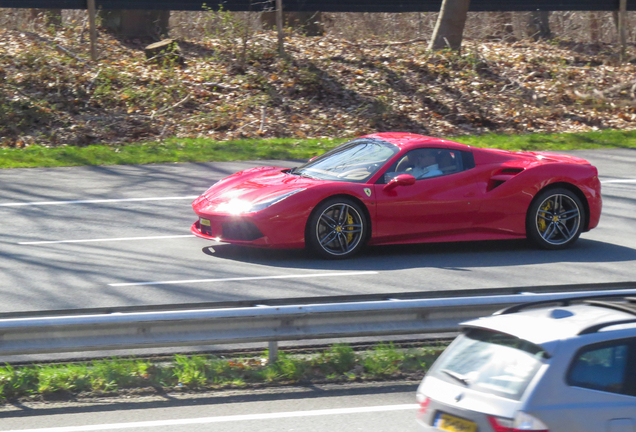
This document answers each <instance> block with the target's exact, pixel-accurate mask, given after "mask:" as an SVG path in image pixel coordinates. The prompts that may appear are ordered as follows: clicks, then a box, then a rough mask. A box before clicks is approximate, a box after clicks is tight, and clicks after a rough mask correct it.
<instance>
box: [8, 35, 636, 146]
mask: <svg viewBox="0 0 636 432" xmlns="http://www.w3.org/2000/svg"><path fill="white" fill-rule="evenodd" d="M85 33H86V32H85ZM87 39H88V37H87V34H82V32H81V29H80V28H79V27H78V28H64V29H62V30H52V29H51V30H49V31H48V32H43V33H39V34H35V33H28V32H18V31H10V30H1V29H0V146H4V147H22V146H27V145H31V144H43V145H48V146H59V145H79V146H82V145H88V144H95V143H131V142H137V141H145V140H159V139H162V138H166V137H172V136H179V137H186V136H187V137H210V138H213V139H219V140H224V139H231V138H239V137H243V138H244V137H263V138H268V137H298V138H304V137H349V136H355V135H359V134H364V133H369V132H375V131H394V130H399V131H409V132H416V133H423V134H428V135H434V136H448V135H462V134H479V133H487V132H496V133H527V132H568V131H571V132H578V131H588V130H595V129H602V128H614V129H633V128H636V96H635V94H634V92H635V91H636V66H635V65H634V64H632V63H630V62H626V63H623V64H619V63H618V60H617V57H616V53H617V51H618V49H617V47H615V46H609V45H585V44H577V43H570V42H565V41H552V42H539V43H536V42H531V41H518V42H514V43H501V42H481V41H470V40H469V41H466V42H465V44H464V51H463V53H462V54H461V55H457V54H453V53H430V52H427V51H426V44H425V43H410V44H391V43H386V44H378V43H377V42H373V43H372V42H368V43H364V42H357V43H355V44H354V43H351V42H348V41H345V40H342V39H336V38H333V37H330V36H327V37H315V38H311V37H302V36H292V37H289V38H288V39H287V40H286V45H285V48H286V52H287V54H288V57H287V58H284V59H281V58H279V57H278V56H277V55H276V37H275V34H273V33H258V34H255V35H252V36H251V38H250V40H249V41H248V43H247V45H246V49H245V51H244V53H245V58H244V61H241V60H240V58H241V56H242V53H243V51H242V50H243V47H242V44H239V43H234V44H233V43H228V41H227V40H225V41H221V40H215V39H205V40H187V41H183V40H181V41H178V43H179V46H180V48H181V50H182V52H183V55H184V57H185V65H178V64H175V65H170V64H157V63H156V62H154V61H148V60H147V59H146V58H145V56H144V52H143V47H144V45H145V44H144V43H142V42H141V41H120V40H117V39H115V38H113V37H111V36H109V35H107V34H106V33H103V32H100V35H99V53H100V59H99V61H97V62H91V61H89V59H90V56H89V46H88V40H87ZM629 52H630V53H631V54H632V57H633V55H634V54H635V53H636V50H634V48H633V47H630V49H629ZM628 58H631V57H628Z"/></svg>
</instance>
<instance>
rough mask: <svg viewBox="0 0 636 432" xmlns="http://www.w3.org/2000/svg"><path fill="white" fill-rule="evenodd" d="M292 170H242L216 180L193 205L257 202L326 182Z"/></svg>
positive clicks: (213, 205) (269, 168) (208, 205)
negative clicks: (296, 173) (303, 175)
mask: <svg viewBox="0 0 636 432" xmlns="http://www.w3.org/2000/svg"><path fill="white" fill-rule="evenodd" d="M289 171H290V170H289V169H287V168H280V167H261V168H253V169H250V170H246V171H241V172H239V173H236V174H234V175H231V176H230V177H227V178H225V179H223V180H221V181H219V182H218V183H216V184H214V185H213V186H212V187H211V188H210V189H208V190H207V191H206V192H205V193H204V194H203V195H201V196H200V197H199V198H197V199H196V200H195V201H194V202H193V206H195V207H199V208H200V207H206V208H208V209H210V210H211V209H213V208H216V207H218V206H220V205H222V204H225V203H228V202H230V201H238V200H240V201H243V202H246V203H256V202H259V201H263V200H266V199H268V198H272V197H275V196H278V195H284V194H286V193H289V192H293V191H298V190H301V189H308V188H311V187H314V186H316V185H318V184H321V183H324V181H323V180H315V179H309V178H306V177H300V176H297V175H291V174H289Z"/></svg>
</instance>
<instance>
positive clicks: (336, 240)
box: [305, 197, 369, 259]
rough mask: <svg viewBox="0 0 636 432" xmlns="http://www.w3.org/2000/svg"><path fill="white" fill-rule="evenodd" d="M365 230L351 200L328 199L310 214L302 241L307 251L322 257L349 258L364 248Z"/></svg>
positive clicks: (364, 221)
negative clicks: (309, 250) (307, 248)
mask: <svg viewBox="0 0 636 432" xmlns="http://www.w3.org/2000/svg"><path fill="white" fill-rule="evenodd" d="M368 227H369V224H368V222H367V218H366V215H365V212H364V211H363V210H362V209H361V208H360V206H359V205H358V204H356V203H355V202H354V201H353V200H351V199H349V198H345V197H336V198H330V199H327V200H325V201H323V202H321V203H320V204H319V205H318V206H316V208H315V209H314V211H313V212H312V214H311V216H310V218H309V221H308V222H307V229H306V231H305V241H306V244H307V246H308V247H309V249H311V250H312V251H313V252H314V253H316V254H317V255H319V256H321V257H323V258H327V259H343V258H349V257H350V256H353V255H354V254H356V253H357V252H359V251H360V249H362V248H363V247H364V244H365V243H366V239H367V235H368V234H367V231H368Z"/></svg>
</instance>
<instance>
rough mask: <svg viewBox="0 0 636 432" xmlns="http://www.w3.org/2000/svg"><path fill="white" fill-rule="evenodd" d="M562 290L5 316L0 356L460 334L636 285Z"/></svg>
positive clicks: (635, 289)
mask: <svg viewBox="0 0 636 432" xmlns="http://www.w3.org/2000/svg"><path fill="white" fill-rule="evenodd" d="M559 287H560V288H561V289H560V290H554V291H549V290H546V288H555V287H542V292H540V293H537V292H530V291H529V287H527V288H525V289H523V290H524V291H525V292H524V291H521V290H522V289H509V290H517V292H518V293H517V294H509V293H501V294H496V293H494V291H495V290H488V291H489V293H487V294H484V293H482V295H472V296H457V295H456V294H457V293H456V292H453V291H445V292H438V293H436V294H437V295H438V297H437V298H419V299H418V298H403V299H400V298H398V297H399V296H398V295H395V296H394V298H389V299H383V300H363V301H355V298H356V296H350V297H347V298H348V299H349V301H341V302H337V301H333V302H320V298H318V299H316V298H315V299H313V302H314V303H307V304H295V305H294V304H281V305H265V304H257V305H253V306H249V307H245V306H242V307H225V308H207V309H205V308H204V309H201V308H193V309H181V310H140V311H139V310H138V311H132V310H131V311H127V312H122V311H117V312H113V313H87V312H86V310H84V311H81V310H80V311H77V312H78V313H75V314H72V315H56V314H54V313H52V312H49V314H50V315H46V313H47V312H37V313H34V316H22V317H6V315H5V317H3V318H2V319H0V355H14V354H42V353H61V352H82V351H99V350H115V349H144V348H158V347H159V348H165V347H186V346H197V345H212V344H227V343H246V342H274V341H289V340H301V339H325V338H344V337H363V336H382V335H403V334H425V333H442V332H451V331H457V330H458V324H459V323H460V322H462V321H466V320H469V319H473V318H478V317H480V316H484V315H489V314H492V313H493V312H495V311H497V310H500V309H502V308H505V307H507V306H511V305H514V304H519V303H528V302H536V301H544V300H557V299H565V298H577V297H583V296H595V295H630V296H634V295H636V282H629V283H620V284H602V285H600V286H599V285H574V286H569V287H570V288H572V287H576V288H575V289H570V290H569V291H568V292H563V291H564V288H565V287H568V286H559ZM585 287H587V290H586V289H585ZM615 287H619V288H618V289H617V288H615ZM590 288H592V289H590ZM593 288H597V289H596V290H593ZM504 290H505V289H504ZM463 292H464V293H465V292H466V291H463ZM430 294H431V293H429V295H430ZM360 297H365V296H360ZM329 299H332V298H329ZM274 348H275V346H274Z"/></svg>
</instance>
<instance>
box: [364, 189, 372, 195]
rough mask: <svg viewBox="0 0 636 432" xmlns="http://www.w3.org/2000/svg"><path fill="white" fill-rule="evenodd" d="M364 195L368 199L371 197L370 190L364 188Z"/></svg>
mask: <svg viewBox="0 0 636 432" xmlns="http://www.w3.org/2000/svg"><path fill="white" fill-rule="evenodd" d="M364 193H365V194H367V196H368V197H370V196H371V189H369V188H364Z"/></svg>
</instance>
